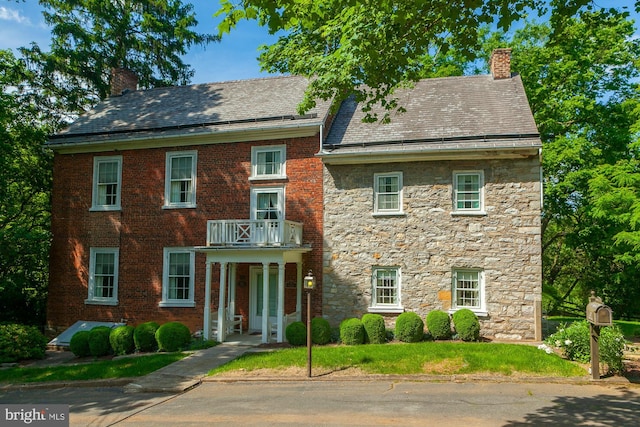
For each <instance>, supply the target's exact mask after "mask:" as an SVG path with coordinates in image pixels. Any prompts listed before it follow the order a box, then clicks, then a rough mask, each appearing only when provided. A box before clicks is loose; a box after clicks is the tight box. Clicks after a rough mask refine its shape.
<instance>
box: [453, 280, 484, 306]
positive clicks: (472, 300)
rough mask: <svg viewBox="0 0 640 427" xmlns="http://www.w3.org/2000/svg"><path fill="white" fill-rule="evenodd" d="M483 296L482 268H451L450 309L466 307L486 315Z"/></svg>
mask: <svg viewBox="0 0 640 427" xmlns="http://www.w3.org/2000/svg"><path fill="white" fill-rule="evenodd" d="M484 298H485V295H484V272H483V271H482V270H479V269H455V270H453V289H452V299H453V301H451V308H452V310H454V311H455V310H458V309H461V308H468V309H470V310H472V311H474V312H476V313H477V314H480V315H486V306H485V300H484Z"/></svg>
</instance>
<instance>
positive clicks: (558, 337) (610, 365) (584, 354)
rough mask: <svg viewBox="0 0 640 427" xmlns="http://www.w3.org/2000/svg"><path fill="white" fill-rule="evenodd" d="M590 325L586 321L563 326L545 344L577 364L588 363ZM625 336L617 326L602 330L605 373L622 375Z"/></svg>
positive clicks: (601, 359) (602, 356) (601, 338)
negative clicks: (557, 349)
mask: <svg viewBox="0 0 640 427" xmlns="http://www.w3.org/2000/svg"><path fill="white" fill-rule="evenodd" d="M590 340H591V337H590V331H589V323H588V322H587V321H586V320H581V321H579V322H573V323H571V324H570V325H566V324H562V325H560V326H559V327H558V330H557V331H556V332H555V333H554V334H553V335H551V336H549V337H548V338H547V339H546V340H545V343H546V344H547V345H549V346H551V347H556V348H559V349H561V350H562V353H563V355H564V357H566V358H567V359H569V360H574V361H576V362H581V363H588V362H589V361H590V360H591V347H590ZM624 343H625V341H624V336H623V335H622V332H620V329H619V328H618V327H617V326H607V327H604V328H601V329H600V341H599V348H600V362H601V363H603V364H604V365H606V369H605V372H604V373H621V372H623V371H624V365H623V362H622V350H623V349H624Z"/></svg>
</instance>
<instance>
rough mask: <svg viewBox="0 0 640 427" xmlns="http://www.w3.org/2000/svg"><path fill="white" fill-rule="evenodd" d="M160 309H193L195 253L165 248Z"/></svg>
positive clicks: (181, 249) (183, 249)
mask: <svg viewBox="0 0 640 427" xmlns="http://www.w3.org/2000/svg"><path fill="white" fill-rule="evenodd" d="M163 264H164V265H163V269H162V271H163V274H162V301H161V302H160V307H194V306H195V302H194V295H193V293H194V277H195V253H194V252H193V251H190V250H188V249H185V248H165V249H164V262H163Z"/></svg>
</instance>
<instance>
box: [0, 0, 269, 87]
mask: <svg viewBox="0 0 640 427" xmlns="http://www.w3.org/2000/svg"><path fill="white" fill-rule="evenodd" d="M191 3H192V4H193V5H194V10H195V12H196V17H197V19H198V22H199V25H198V31H200V32H209V33H216V28H215V27H216V25H217V23H218V21H219V19H218V20H214V18H213V14H214V12H215V11H216V10H217V9H218V6H219V3H218V2H217V1H215V0H196V1H192V2H191ZM41 12H42V8H41V7H40V5H39V4H38V1H37V0H26V1H24V2H16V1H7V0H0V48H3V49H6V48H11V49H16V48H18V47H20V46H27V45H29V43H31V42H32V41H35V42H37V43H38V44H39V45H40V46H41V47H42V48H43V49H44V48H46V47H48V46H49V42H50V38H51V37H50V29H49V28H47V26H46V25H45V23H44V19H43V18H42V14H41ZM275 40H276V38H275V37H271V36H269V34H268V33H267V31H266V30H265V29H263V28H260V27H258V25H256V24H255V22H242V23H241V25H239V26H238V28H237V29H236V30H235V31H233V32H232V33H231V34H227V35H226V36H225V38H224V40H223V41H222V42H220V43H211V44H209V45H208V46H207V47H206V48H204V49H203V48H201V47H197V48H193V49H192V50H191V51H190V52H189V54H188V55H187V56H186V57H185V58H184V59H185V62H186V63H188V64H190V65H191V66H192V67H193V68H194V69H195V76H194V78H193V80H192V83H206V82H217V81H226V80H241V79H247V78H253V77H261V76H266V75H267V74H266V73H262V72H260V65H259V64H258V61H257V59H256V58H257V56H258V47H259V46H260V45H261V44H265V43H271V42H273V41H275Z"/></svg>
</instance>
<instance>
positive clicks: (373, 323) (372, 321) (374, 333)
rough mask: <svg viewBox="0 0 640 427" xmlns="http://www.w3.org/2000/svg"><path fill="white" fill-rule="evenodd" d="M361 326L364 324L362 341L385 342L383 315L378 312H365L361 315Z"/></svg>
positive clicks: (385, 333)
mask: <svg viewBox="0 0 640 427" xmlns="http://www.w3.org/2000/svg"><path fill="white" fill-rule="evenodd" d="M362 326H364V342H366V343H370V344H384V343H385V342H387V330H386V328H385V326H384V317H382V316H381V315H380V314H375V313H367V314H365V315H364V316H362Z"/></svg>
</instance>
